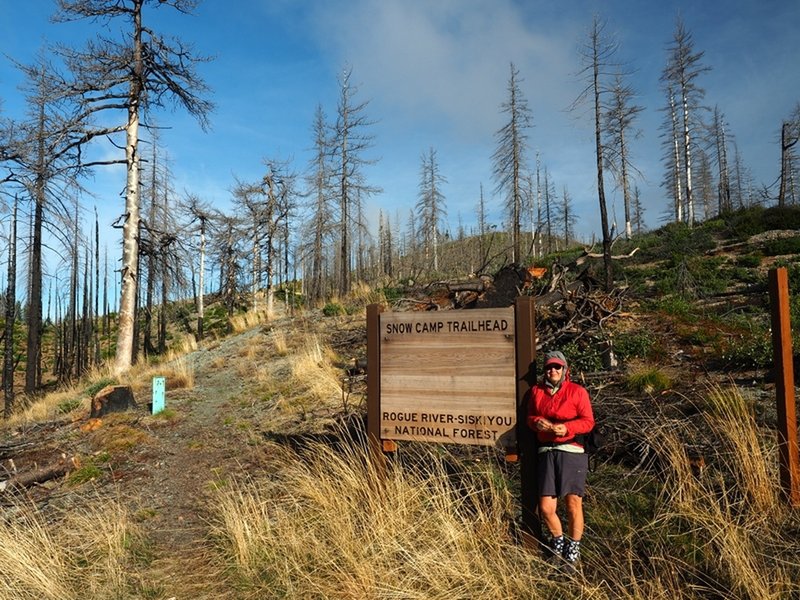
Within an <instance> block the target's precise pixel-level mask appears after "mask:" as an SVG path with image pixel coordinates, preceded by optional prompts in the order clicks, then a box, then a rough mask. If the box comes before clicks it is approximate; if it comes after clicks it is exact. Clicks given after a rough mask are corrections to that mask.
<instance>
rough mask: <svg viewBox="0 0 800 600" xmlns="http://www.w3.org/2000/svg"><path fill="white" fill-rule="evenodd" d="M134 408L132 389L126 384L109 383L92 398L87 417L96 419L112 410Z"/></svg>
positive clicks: (120, 410)
mask: <svg viewBox="0 0 800 600" xmlns="http://www.w3.org/2000/svg"><path fill="white" fill-rule="evenodd" d="M132 408H136V401H135V400H134V399H133V390H131V388H130V386H128V385H109V386H106V387H104V388H103V389H102V390H100V391H99V392H97V394H95V396H94V398H92V410H91V412H90V414H89V417H90V418H92V419H96V418H98V417H102V416H103V415H106V414H108V413H112V412H124V411H126V410H130V409H132Z"/></svg>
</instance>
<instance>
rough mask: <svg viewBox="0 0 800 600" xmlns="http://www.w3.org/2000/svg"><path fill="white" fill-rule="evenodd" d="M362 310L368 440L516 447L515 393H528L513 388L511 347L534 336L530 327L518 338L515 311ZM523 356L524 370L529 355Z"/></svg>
mask: <svg viewBox="0 0 800 600" xmlns="http://www.w3.org/2000/svg"><path fill="white" fill-rule="evenodd" d="M370 309H371V310H370ZM370 309H368V318H367V352H368V358H367V362H368V364H369V368H368V421H369V424H370V426H369V430H370V434H371V436H373V439H375V438H378V439H376V440H375V441H379V440H380V441H383V442H384V445H385V441H386V440H397V441H400V440H408V441H418V442H434V443H444V444H471V445H482V446H497V447H500V448H505V449H507V450H511V449H513V448H515V447H516V443H517V431H516V427H517V421H518V415H519V414H520V413H519V406H520V398H521V395H520V391H524V390H527V388H528V387H529V384H528V383H524V384H523V385H522V386H520V381H519V374H520V372H519V366H518V365H519V358H520V357H519V351H518V348H517V341H518V338H519V337H523V338H527V340H528V341H532V340H533V336H534V332H533V331H532V330H531V328H529V329H528V330H527V331H526V332H525V333H523V334H522V336H520V333H519V323H518V319H517V317H516V313H517V312H518V309H516V308H515V307H508V308H488V309H470V310H453V311H436V312H424V313H420V312H402V313H398V312H381V311H380V309H379V308H378V307H376V306H374V305H373V306H372V307H370ZM524 320H525V319H523V321H524ZM530 325H531V326H532V320H530ZM527 346H531V344H530V343H528V344H527ZM523 354H525V357H524V360H523V362H525V363H526V364H525V370H527V367H528V365H529V364H530V361H531V360H532V356H529V354H530V351H528V352H527V353H525V352H523ZM373 365H378V369H374V368H373Z"/></svg>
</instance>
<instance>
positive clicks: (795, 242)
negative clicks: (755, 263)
mask: <svg viewBox="0 0 800 600" xmlns="http://www.w3.org/2000/svg"><path fill="white" fill-rule="evenodd" d="M764 254H766V255H767V256H780V255H782V254H800V236H797V237H790V238H781V239H777V240H769V241H768V242H767V243H766V244H764Z"/></svg>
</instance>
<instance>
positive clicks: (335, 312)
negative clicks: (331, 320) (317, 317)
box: [322, 302, 347, 317]
mask: <svg viewBox="0 0 800 600" xmlns="http://www.w3.org/2000/svg"><path fill="white" fill-rule="evenodd" d="M322 314H323V315H325V316H326V317H337V316H340V315H344V314H347V311H346V310H345V308H344V306H342V305H341V304H339V303H338V302H328V303H327V304H326V305H325V306H323V307H322Z"/></svg>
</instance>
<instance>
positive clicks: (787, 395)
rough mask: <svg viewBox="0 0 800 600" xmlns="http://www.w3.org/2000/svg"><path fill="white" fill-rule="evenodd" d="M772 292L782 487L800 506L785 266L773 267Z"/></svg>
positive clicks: (799, 467)
mask: <svg viewBox="0 0 800 600" xmlns="http://www.w3.org/2000/svg"><path fill="white" fill-rule="evenodd" d="M769 295H770V304H771V307H772V352H773V356H774V363H775V395H776V400H777V409H778V458H779V462H780V465H779V467H780V468H779V471H780V480H781V488H782V489H783V492H784V494H785V495H786V498H787V499H788V500H789V503H790V504H791V505H792V506H794V507H800V450H799V449H798V445H797V413H796V412H795V394H794V365H793V363H792V329H791V319H790V312H789V277H788V275H787V272H786V268H785V267H780V268H777V269H770V271H769Z"/></svg>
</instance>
